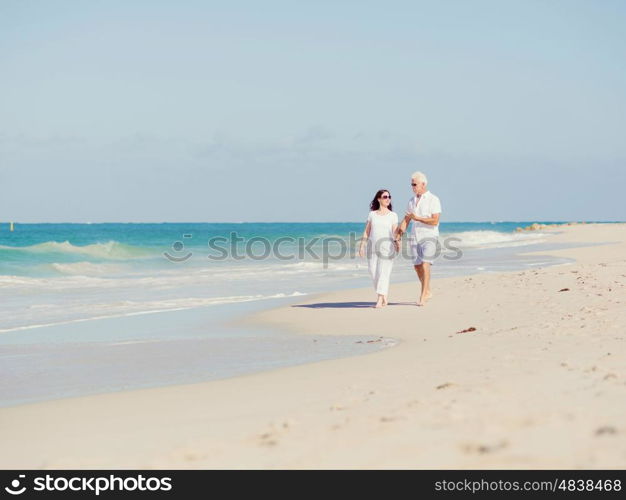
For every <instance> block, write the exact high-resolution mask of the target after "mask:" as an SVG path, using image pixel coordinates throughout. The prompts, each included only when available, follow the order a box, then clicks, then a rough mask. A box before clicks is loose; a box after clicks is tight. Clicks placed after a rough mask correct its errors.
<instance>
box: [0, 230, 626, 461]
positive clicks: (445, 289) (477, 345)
mask: <svg viewBox="0 0 626 500" xmlns="http://www.w3.org/2000/svg"><path fill="white" fill-rule="evenodd" d="M550 231H552V232H556V233H558V234H556V235H555V236H554V237H553V238H552V240H551V241H553V242H561V243H576V244H580V245H581V246H579V247H576V248H567V249H562V250H557V251H551V252H549V254H550V255H555V256H559V257H567V258H571V259H575V263H572V264H565V265H558V266H553V267H546V268H539V267H538V268H536V269H534V270H533V269H530V270H525V271H515V272H508V273H501V274H480V275H472V276H462V277H453V278H446V279H441V280H435V281H434V282H433V294H434V297H433V298H432V300H431V301H430V302H429V303H428V304H427V306H426V307H416V306H415V305H414V303H415V300H416V299H417V294H418V285H417V280H416V281H415V283H403V284H393V283H392V288H391V292H390V297H389V299H390V305H389V306H387V307H386V308H384V309H381V310H375V309H372V308H370V307H368V306H369V305H371V303H372V300H373V299H374V298H375V296H374V294H373V291H372V290H371V289H370V288H366V289H354V290H348V291H337V292H332V293H326V294H321V295H316V296H305V297H302V298H301V299H300V301H299V302H298V303H296V304H294V305H289V306H285V307H280V308H278V309H273V310H269V311H264V312H262V313H260V314H256V315H254V316H253V317H249V318H245V319H242V321H244V322H252V323H254V324H259V325H262V326H263V327H265V328H267V327H271V328H276V329H281V330H284V331H286V332H291V333H292V334H294V335H310V336H311V342H315V339H316V337H319V336H322V335H376V336H381V337H384V338H385V339H387V338H393V339H396V341H397V344H396V345H395V346H394V347H389V348H386V349H383V350H380V351H378V352H375V353H371V354H365V355H361V356H354V357H350V358H343V359H336V360H330V361H322V362H316V363H310V364H305V365H299V366H293V367H288V368H280V369H277V370H273V371H266V372H262V373H257V374H252V375H245V376H240V377H235V378H230V379H225V380H218V381H211V382H204V383H198V384H189V385H180V386H172V387H165V388H156V389H147V390H138V391H128V392H119V393H112V394H104V395H97V396H87V397H79V398H71V399H63V400H56V401H49V402H44V403H36V404H29V405H23V406H16V407H10V408H3V409H0V442H2V451H1V452H0V467H1V468H9V469H22V468H101V467H102V468H624V467H626V368H625V366H626V364H625V362H624V359H625V356H626V308H625V307H624V304H625V303H626V224H582V225H573V226H562V227H558V228H554V229H550ZM600 243H602V244H601V245H600ZM461 332H463V333H461Z"/></svg>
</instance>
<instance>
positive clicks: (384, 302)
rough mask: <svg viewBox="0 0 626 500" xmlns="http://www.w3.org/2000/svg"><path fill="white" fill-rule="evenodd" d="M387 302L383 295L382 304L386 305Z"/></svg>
mask: <svg viewBox="0 0 626 500" xmlns="http://www.w3.org/2000/svg"><path fill="white" fill-rule="evenodd" d="M388 303H389V302H387V299H386V298H384V297H383V306H386V305H387V304H388Z"/></svg>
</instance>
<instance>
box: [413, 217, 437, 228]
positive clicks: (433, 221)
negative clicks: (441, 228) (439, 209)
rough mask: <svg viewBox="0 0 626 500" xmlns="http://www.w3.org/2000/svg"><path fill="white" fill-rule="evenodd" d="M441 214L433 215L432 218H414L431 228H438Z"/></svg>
mask: <svg viewBox="0 0 626 500" xmlns="http://www.w3.org/2000/svg"><path fill="white" fill-rule="evenodd" d="M440 215H441V214H432V215H431V216H430V217H418V216H417V215H414V216H413V217H412V218H413V220H415V221H417V222H421V223H422V224H427V225H429V226H436V225H437V224H439V216H440Z"/></svg>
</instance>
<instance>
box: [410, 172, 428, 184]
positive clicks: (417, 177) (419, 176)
mask: <svg viewBox="0 0 626 500" xmlns="http://www.w3.org/2000/svg"><path fill="white" fill-rule="evenodd" d="M411 180H412V181H416V182H423V183H424V184H428V179H427V178H426V175H425V174H423V173H422V172H413V175H412V176H411Z"/></svg>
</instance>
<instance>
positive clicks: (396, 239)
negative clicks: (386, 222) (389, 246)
mask: <svg viewBox="0 0 626 500" xmlns="http://www.w3.org/2000/svg"><path fill="white" fill-rule="evenodd" d="M391 234H393V235H394V238H393V246H394V247H396V252H399V251H400V239H401V238H402V234H400V236H398V224H394V225H393V226H391Z"/></svg>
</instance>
